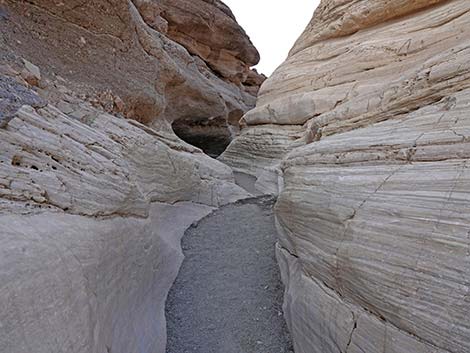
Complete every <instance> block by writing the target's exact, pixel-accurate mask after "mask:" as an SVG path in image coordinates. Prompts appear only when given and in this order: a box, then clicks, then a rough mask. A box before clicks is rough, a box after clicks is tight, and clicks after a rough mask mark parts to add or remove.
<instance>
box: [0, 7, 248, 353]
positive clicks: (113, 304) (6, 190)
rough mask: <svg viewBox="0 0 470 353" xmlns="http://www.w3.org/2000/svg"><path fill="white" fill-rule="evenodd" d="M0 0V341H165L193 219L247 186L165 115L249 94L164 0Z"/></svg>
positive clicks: (221, 111)
mask: <svg viewBox="0 0 470 353" xmlns="http://www.w3.org/2000/svg"><path fill="white" fill-rule="evenodd" d="M204 3H205V2H204ZM1 4H3V7H1V8H0V30H1V33H2V36H0V48H1V50H0V151H1V153H0V243H1V244H2V245H1V247H0V352H8V353H26V352H32V351H34V352H37V353H50V352H67V353H81V352H83V353H90V352H93V353H95V352H96V353H103V352H113V353H133V352H135V353H137V352H156V353H163V352H164V351H165V341H166V333H165V318H164V302H165V300H166V296H167V293H168V290H169V288H170V286H171V285H172V283H173V281H174V279H175V277H176V274H177V271H178V268H179V266H180V265H181V262H182V258H183V256H182V252H181V249H180V244H179V243H180V239H181V237H182V235H183V233H184V231H185V230H186V229H187V228H188V227H189V226H190V225H191V224H192V223H193V222H196V221H197V220H199V219H200V218H202V217H204V216H205V215H207V214H208V213H210V212H211V211H212V210H214V208H216V207H219V206H221V205H225V204H227V203H230V202H234V201H236V200H239V199H241V198H245V197H248V194H247V193H246V192H245V191H244V190H242V189H241V188H239V187H238V186H236V185H235V183H234V177H233V174H232V171H231V169H230V168H229V167H227V166H225V165H223V164H222V163H220V162H217V161H216V160H214V159H212V158H209V157H208V156H206V155H205V154H203V153H202V152H201V151H200V150H199V149H197V148H195V147H193V146H190V145H188V144H186V143H184V142H183V141H181V140H180V139H179V138H177V137H176V136H175V134H174V133H173V132H172V131H171V129H170V128H169V127H170V124H171V123H172V122H173V121H174V120H175V119H182V118H189V117H191V118H194V119H198V118H209V117H219V120H220V119H222V120H223V119H227V117H228V116H230V114H232V113H233V112H234V111H236V112H238V114H241V112H243V111H244V110H246V109H247V108H248V107H249V106H250V104H251V103H250V102H251V101H252V100H253V99H254V98H253V96H252V95H251V94H250V93H248V91H249V90H245V88H244V86H243V82H242V81H240V82H239V83H234V82H233V81H231V80H229V79H225V78H221V77H219V76H217V75H216V74H215V72H214V71H212V69H210V68H209V67H208V66H207V65H206V62H205V61H203V59H201V58H199V57H197V56H191V55H190V54H189V53H188V52H187V51H186V49H184V47H182V46H181V45H179V44H177V43H175V42H174V41H172V40H171V39H170V38H169V37H167V36H165V35H164V32H165V31H164V30H163V29H161V30H158V31H157V30H156V29H158V28H159V27H158V26H163V25H164V23H165V22H164V21H163V20H162V19H159V18H158V17H156V16H154V17H152V16H153V15H152V12H151V11H150V10H152V8H153V4H154V2H138V1H135V3H133V2H127V1H114V2H108V1H91V2H83V1H80V2H79V1H67V2H58V1H46V0H44V1H27V2H22V1H6V2H1ZM175 5H176V3H175ZM208 6H209V5H208ZM211 6H216V7H217V8H219V7H221V8H222V9H224V7H222V5H221V4H219V3H218V2H214V3H213V4H212V5H211ZM148 11H150V13H149V12H148ZM167 11H170V10H167ZM171 11H172V10H171ZM149 16H150V17H149ZM227 16H229V14H227ZM229 17H230V18H231V16H229ZM144 18H145V20H144ZM152 19H153V21H154V22H152V21H151V20H152ZM232 26H233V27H234V28H235V24H232ZM163 27H164V26H163ZM154 28H156V29H154ZM216 30H217V31H218V30H222V27H218V28H216ZM237 35H244V34H243V32H242V31H241V30H240V29H239V30H238V32H237V33H230V36H237ZM244 38H245V39H244V40H239V41H238V43H239V44H240V45H248V44H249V42H248V39H247V38H246V36H245V37H244ZM221 50H222V49H221ZM238 51H239V52H240V53H244V52H245V51H246V52H247V53H253V52H256V51H255V50H254V48H253V47H252V46H251V45H248V48H239V49H238ZM234 55H235V54H234ZM247 55H248V54H247ZM240 57H241V58H242V59H243V58H244V56H243V55H242V54H240ZM242 59H240V60H242ZM250 63H251V62H250ZM219 64H220V63H219ZM247 66H249V64H248V63H247ZM247 66H246V67H245V69H246V70H248V68H247ZM247 75H248V74H247ZM250 82H251V81H250ZM126 117H129V118H132V119H133V120H132V119H126ZM224 121H225V122H226V125H227V120H224ZM143 123H145V124H143Z"/></svg>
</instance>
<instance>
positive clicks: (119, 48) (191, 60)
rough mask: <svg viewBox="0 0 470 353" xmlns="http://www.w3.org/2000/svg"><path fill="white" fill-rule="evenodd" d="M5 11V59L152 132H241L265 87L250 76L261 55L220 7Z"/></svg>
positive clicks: (102, 4)
mask: <svg viewBox="0 0 470 353" xmlns="http://www.w3.org/2000/svg"><path fill="white" fill-rule="evenodd" d="M3 3H4V5H3V8H4V10H3V11H4V12H5V14H6V16H7V17H5V18H2V19H0V30H1V32H2V38H1V39H0V41H1V43H0V45H1V47H2V48H5V50H4V51H3V50H2V53H0V55H2V56H5V54H6V53H9V52H13V53H15V54H16V55H17V56H19V57H21V58H25V59H27V60H28V61H29V62H30V63H32V64H33V65H36V66H38V67H40V68H41V69H42V71H43V74H45V75H46V76H47V77H49V78H57V77H60V78H65V79H67V80H68V81H70V87H71V88H73V89H74V90H75V91H77V92H80V93H81V94H82V95H83V96H84V97H86V98H87V99H88V100H95V101H96V102H97V103H98V104H101V105H103V106H105V108H106V110H107V111H108V112H119V113H122V114H124V115H125V116H126V117H128V118H132V119H135V120H138V121H140V122H142V123H144V124H146V125H149V126H153V127H158V128H160V129H162V128H163V127H165V128H166V129H168V130H171V127H170V125H171V123H172V122H173V121H176V120H190V121H199V120H203V121H210V119H217V120H218V121H219V122H220V121H223V122H224V123H225V128H226V129H229V127H230V126H232V127H233V128H234V129H235V130H236V129H238V120H239V119H240V117H241V116H242V115H243V113H244V112H246V111H247V110H248V109H250V108H252V107H253V105H254V103H255V97H256V94H257V90H258V87H259V84H260V82H262V80H263V77H262V76H261V75H258V74H257V73H256V72H255V71H251V69H250V67H251V66H253V65H255V64H256V63H257V62H258V61H259V54H258V52H257V50H256V49H255V48H254V46H253V45H252V44H251V42H250V40H249V38H248V36H247V35H246V34H245V32H244V31H243V29H241V28H240V27H239V25H238V24H237V22H236V21H235V19H234V17H233V15H232V14H231V12H230V10H229V9H228V8H227V7H226V6H225V5H223V4H222V3H221V2H220V1H218V0H217V1H203V0H198V1H185V0H178V1H164V0H158V1H156V0H152V1H149V0H135V1H131V0H119V1H114V2H113V3H109V2H106V1H93V2H83V1H79V0H73V1H67V2H57V1H53V0H34V1H20V0H8V1H4V2H3ZM31 29H34V30H31ZM8 59H10V60H11V59H12V58H11V57H9V58H8ZM253 77H255V78H257V79H253ZM110 97H111V99H110Z"/></svg>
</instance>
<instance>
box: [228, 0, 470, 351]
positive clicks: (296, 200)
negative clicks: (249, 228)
mask: <svg viewBox="0 0 470 353" xmlns="http://www.w3.org/2000/svg"><path fill="white" fill-rule="evenodd" d="M243 121H244V124H246V125H247V127H246V128H245V129H244V130H243V131H242V133H241V136H240V137H239V138H237V139H236V140H235V141H234V142H232V144H231V146H230V147H229V149H228V150H227V151H226V152H225V153H224V155H223V156H222V157H221V160H223V161H224V162H226V163H227V164H229V165H231V166H233V167H234V169H235V170H237V171H239V172H243V173H246V174H250V175H252V176H255V177H256V178H257V187H258V188H259V189H261V190H264V191H265V192H266V191H269V192H271V193H278V192H279V193H280V194H279V200H278V203H277V206H276V215H277V227H278V230H279V234H280V241H279V245H278V249H277V253H278V259H279V263H280V266H281V270H282V274H283V279H284V282H285V284H286V286H287V288H286V296H285V314H286V317H287V321H288V325H289V327H290V330H291V333H292V336H293V340H294V342H295V349H296V353H315V352H318V353H346V352H348V353H359V352H361V353H366V352H367V353H377V352H390V353H391V352H394V353H411V352H413V353H418V352H423V353H430V352H433V353H437V352H439V353H444V352H445V353H466V352H469V351H470V341H469V340H468V337H470V323H469V320H468V314H469V313H470V296H469V293H470V220H469V217H468V215H469V211H470V194H469V187H470V169H469V168H468V167H469V165H468V163H469V158H470V145H469V138H470V3H469V2H468V1H467V0H450V1H444V0H442V1H440V0H434V1H428V0H427V1H421V0H404V1H386V0H353V1H349V0H348V1H343V0H323V1H322V2H321V5H320V6H319V8H318V10H317V11H316V12H315V15H314V17H313V20H312V22H311V23H310V25H309V26H308V27H307V29H306V31H305V32H304V33H303V34H302V36H301V37H300V39H299V40H298V42H297V43H296V44H295V46H294V48H293V49H292V51H291V53H290V55H289V57H288V59H287V60H286V62H284V63H283V64H282V65H281V66H280V67H279V68H278V69H277V70H276V72H275V73H274V74H273V75H272V77H270V78H269V79H268V80H267V81H266V82H265V83H264V85H263V87H262V89H261V91H260V96H259V99H258V102H257V106H256V108H255V109H254V110H252V111H250V112H249V113H247V114H246V115H245V116H244V118H243Z"/></svg>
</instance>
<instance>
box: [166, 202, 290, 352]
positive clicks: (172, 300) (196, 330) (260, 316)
mask: <svg viewBox="0 0 470 353" xmlns="http://www.w3.org/2000/svg"><path fill="white" fill-rule="evenodd" d="M273 203H274V201H273V199H271V198H266V197H263V198H258V199H251V200H247V201H242V202H238V203H235V204H231V205H228V206H225V207H223V208H221V209H219V210H217V211H216V212H214V213H213V214H212V215H210V216H208V217H206V218H205V219H203V220H202V221H201V222H200V223H199V224H198V225H197V226H195V227H192V228H190V229H189V230H188V231H187V232H186V235H185V237H184V239H183V250H184V253H185V256H186V258H185V261H184V263H183V266H182V268H181V271H180V273H179V275H178V278H177V280H176V282H175V284H174V286H173V288H172V290H171V292H170V294H169V297H168V302H167V307H166V316H167V321H168V323H167V325H168V346H167V353H186V352H193V353H290V352H292V351H293V350H292V346H291V342H290V339H289V335H288V332H287V328H286V324H285V321H284V317H283V315H282V297H283V286H282V283H281V280H280V275H279V269H278V265H277V262H276V259H275V254H274V244H275V241H276V235H275V234H276V233H275V228H274V219H273V213H272V206H273Z"/></svg>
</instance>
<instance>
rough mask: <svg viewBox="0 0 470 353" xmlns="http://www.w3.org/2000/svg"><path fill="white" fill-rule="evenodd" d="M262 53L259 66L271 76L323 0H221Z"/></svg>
mask: <svg viewBox="0 0 470 353" xmlns="http://www.w3.org/2000/svg"><path fill="white" fill-rule="evenodd" d="M222 1H223V2H224V3H225V4H227V5H228V6H229V7H230V8H231V9H232V12H233V13H234V15H235V17H236V18H237V21H238V23H239V24H240V25H241V26H242V27H243V28H244V29H245V31H246V33H247V34H248V35H249V36H250V38H251V41H252V42H253V44H254V45H255V47H256V48H257V49H258V51H259V52H260V54H261V61H260V63H259V64H258V66H256V68H257V70H258V71H259V72H262V73H264V74H265V75H267V76H269V75H270V74H271V73H272V72H273V71H274V70H275V69H276V68H277V67H278V66H279V65H280V64H281V63H282V62H283V61H284V60H285V59H286V57H287V54H288V53H289V50H290V49H291V48H292V47H293V45H294V43H295V41H296V40H297V38H298V37H299V36H300V34H302V32H303V30H304V29H305V27H307V24H308V23H309V22H310V19H311V18H312V15H313V11H314V10H315V8H316V7H317V6H318V4H319V3H320V0H290V1H285V0H222Z"/></svg>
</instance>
